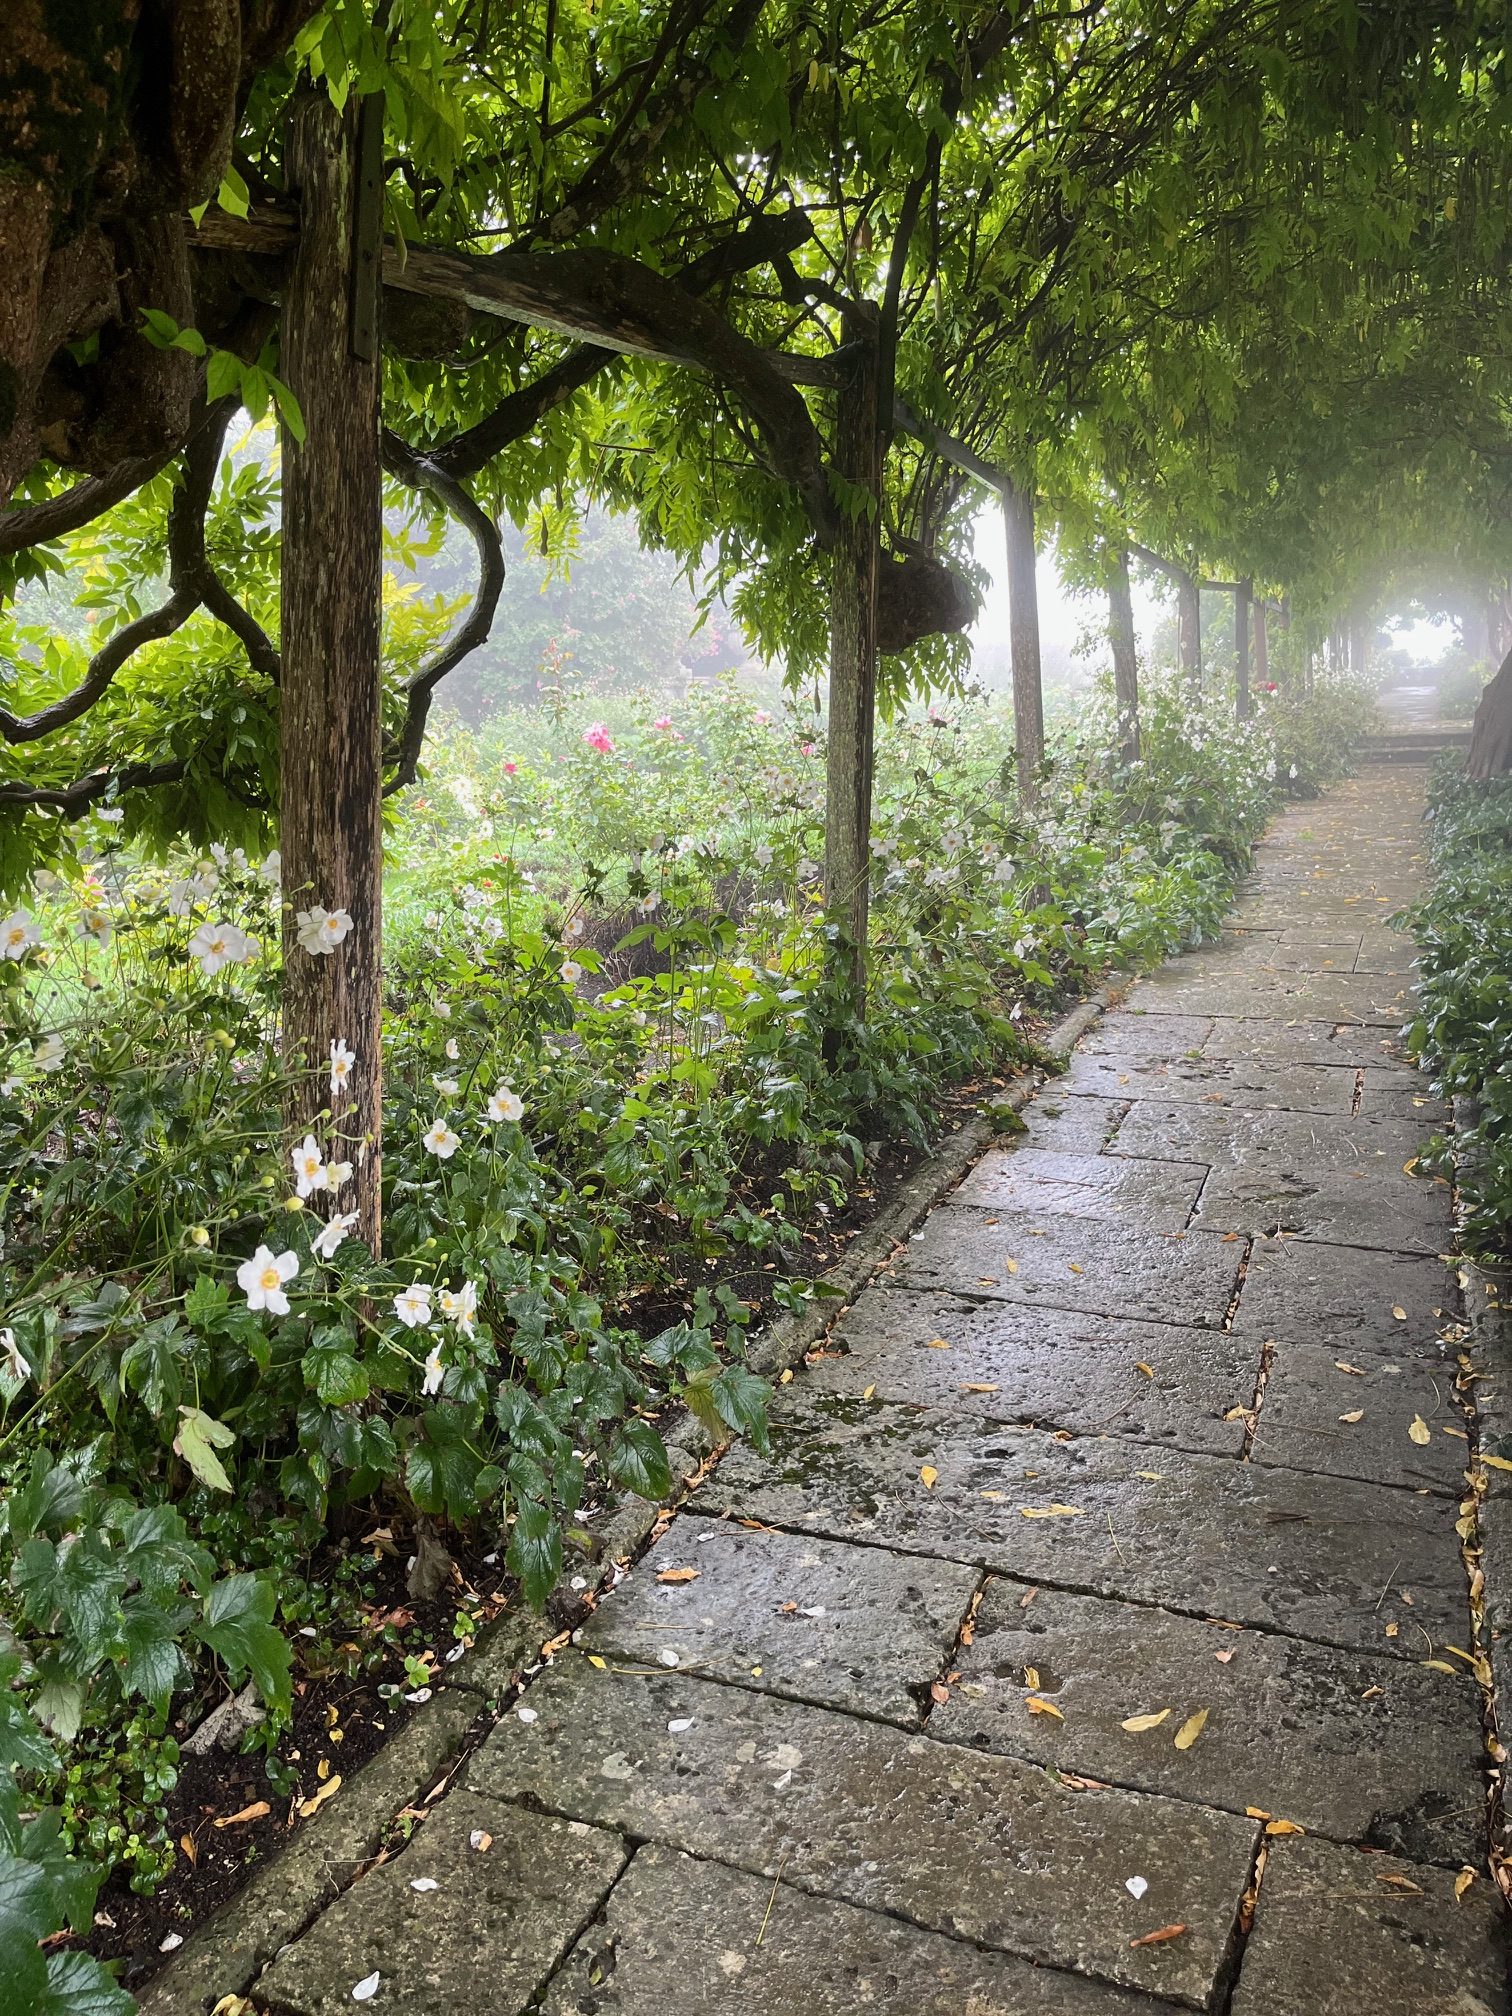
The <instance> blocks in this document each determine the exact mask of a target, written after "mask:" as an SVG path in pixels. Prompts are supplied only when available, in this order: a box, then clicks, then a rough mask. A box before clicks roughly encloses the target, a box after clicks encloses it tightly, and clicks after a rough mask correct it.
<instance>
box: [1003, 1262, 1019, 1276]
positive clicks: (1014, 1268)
mask: <svg viewBox="0 0 1512 2016" xmlns="http://www.w3.org/2000/svg"><path fill="white" fill-rule="evenodd" d="M1003 1265H1004V1266H1005V1267H1006V1268H1007V1269H1008V1272H1009V1273H1010V1274H1017V1272H1018V1262H1017V1260H1005V1261H1004V1262H1003Z"/></svg>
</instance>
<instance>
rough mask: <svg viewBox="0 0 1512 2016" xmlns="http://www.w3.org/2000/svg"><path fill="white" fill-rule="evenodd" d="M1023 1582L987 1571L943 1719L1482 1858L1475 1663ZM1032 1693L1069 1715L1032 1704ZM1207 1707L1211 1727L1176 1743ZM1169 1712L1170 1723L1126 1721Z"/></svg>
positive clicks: (945, 1732) (1316, 1827)
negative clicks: (1029, 1589) (1452, 1669)
mask: <svg viewBox="0 0 1512 2016" xmlns="http://www.w3.org/2000/svg"><path fill="white" fill-rule="evenodd" d="M1025 1596H1026V1590H1025V1586H1024V1584H1023V1583H1021V1582H1009V1581H993V1582H990V1583H989V1584H988V1586H987V1593H986V1595H985V1596H984V1598H983V1600H982V1605H981V1608H980V1609H979V1610H978V1612H977V1615H976V1623H975V1633H974V1639H973V1642H972V1644H971V1645H970V1646H969V1647H968V1648H966V1649H964V1650H963V1651H962V1652H961V1654H960V1656H959V1657H958V1659H957V1661H956V1667H957V1669H958V1670H959V1673H960V1679H959V1681H957V1682H953V1683H952V1685H951V1689H950V1699H949V1700H948V1701H946V1702H945V1703H943V1704H942V1705H941V1706H940V1707H938V1708H936V1710H935V1711H934V1714H933V1716H932V1717H931V1718H930V1724H929V1728H930V1733H931V1735H933V1736H937V1737H940V1738H941V1739H943V1740H946V1741H950V1742H957V1743H969V1744H972V1745H974V1746H976V1747H979V1748H986V1749H991V1750H1000V1751H1004V1752H1006V1753H1007V1754H1009V1755H1010V1756H1015V1757H1027V1758H1030V1759H1032V1760H1033V1761H1034V1762H1035V1763H1039V1764H1043V1765H1045V1766H1046V1767H1047V1768H1050V1769H1053V1770H1060V1771H1073V1772H1076V1773H1078V1774H1081V1775H1085V1776H1089V1777H1093V1778H1100V1779H1104V1780H1106V1781H1108V1782H1109V1783H1111V1784H1115V1785H1129V1786H1133V1787H1135V1788H1136V1789H1138V1790H1140V1791H1144V1792H1164V1793H1168V1794H1170V1795H1171V1796H1172V1797H1174V1798H1178V1799H1190V1800H1194V1801H1195V1802H1197V1803H1198V1804H1199V1805H1204V1806H1222V1807H1227V1808H1229V1809H1230V1810H1231V1811H1234V1812H1241V1813H1242V1812H1243V1811H1244V1809H1245V1808H1246V1807H1247V1806H1254V1807H1258V1808H1260V1809H1261V1810H1263V1811H1265V1812H1267V1813H1271V1814H1274V1815H1276V1816H1277V1817H1278V1818H1282V1819H1286V1820H1290V1821H1292V1822H1293V1823H1294V1824H1295V1825H1297V1826H1299V1827H1305V1828H1306V1829H1307V1830H1308V1831H1309V1832H1310V1833H1322V1834H1330V1835H1333V1836H1334V1837H1335V1838H1336V1839H1338V1840H1342V1841H1359V1842H1362V1843H1365V1844H1366V1845H1368V1846H1370V1847H1374V1848H1385V1849H1390V1850H1391V1851H1393V1852H1394V1853H1396V1854H1401V1855H1408V1856H1412V1857H1414V1858H1416V1859H1418V1860H1427V1861H1439V1862H1448V1863H1452V1864H1455V1865H1458V1864H1459V1863H1461V1862H1463V1861H1465V1860H1466V1859H1469V1860H1472V1861H1473V1860H1475V1859H1477V1857H1478V1854H1479V1850H1478V1847H1477V1843H1478V1842H1479V1840H1480V1838H1481V1835H1482V1834H1483V1832H1484V1821H1483V1808H1484V1803H1485V1795H1484V1786H1483V1783H1482V1778H1481V1769H1480V1746H1479V1744H1478V1743H1477V1741H1476V1723H1477V1717H1478V1713H1479V1706H1480V1703H1479V1696H1478V1694H1477V1691H1476V1686H1475V1682H1474V1680H1473V1679H1471V1677H1470V1676H1469V1675H1468V1674H1466V1675H1464V1676H1463V1677H1462V1678H1453V1677H1450V1676H1447V1675H1445V1674H1441V1673H1434V1672H1431V1671H1429V1670H1427V1669H1426V1668H1424V1667H1422V1666H1417V1665H1412V1664H1409V1663H1408V1662H1407V1661H1406V1660H1402V1659H1394V1658H1390V1657H1387V1656H1384V1655H1383V1656H1376V1657H1372V1656H1370V1655H1368V1654H1359V1653H1350V1652H1341V1651H1336V1650H1334V1649H1333V1648H1332V1647H1329V1646H1323V1645H1313V1644H1306V1643H1304V1642H1302V1641H1301V1640H1299V1639H1296V1638H1285V1637H1281V1636H1278V1635H1276V1634H1275V1633H1272V1632H1265V1631H1239V1632H1235V1631H1231V1630H1227V1629H1223V1628H1219V1627H1216V1626H1214V1625H1211V1624H1204V1623H1199V1622H1197V1621H1195V1620H1194V1619H1192V1618H1189V1617H1178V1616H1174V1615H1172V1614H1171V1613H1170V1612H1169V1611H1164V1610H1154V1611H1151V1610H1141V1609H1138V1608H1136V1607H1135V1606H1134V1605H1132V1604H1127V1603H1117V1602H1108V1601H1105V1600H1103V1599H1101V1598H1099V1597H1094V1596H1070V1595H1066V1594H1064V1593H1062V1592H1060V1591H1058V1590H1053V1589H1041V1590H1038V1591H1037V1592H1036V1593H1035V1594H1034V1596H1033V1597H1032V1598H1030V1599H1029V1601H1028V1602H1027V1606H1026V1603H1025ZM1028 1675H1032V1676H1033V1678H1032V1680H1031V1679H1028V1678H1026V1676H1028ZM1031 1696H1037V1697H1038V1698H1040V1699H1042V1700H1046V1701H1049V1702H1052V1703H1053V1704H1054V1705H1055V1706H1056V1707H1057V1708H1059V1709H1060V1711H1061V1714H1062V1715H1063V1717H1064V1720H1057V1719H1056V1717H1054V1716H1053V1715H1046V1714H1043V1713H1035V1712H1032V1711H1031V1710H1030V1709H1029V1708H1028V1706H1027V1705H1026V1704H1027V1702H1028V1700H1029V1699H1030V1697H1031ZM1204 1709H1205V1710H1206V1711H1207V1718H1208V1719H1207V1721H1206V1723H1205V1724H1204V1725H1203V1728H1202V1731H1201V1733H1200V1734H1199V1736H1198V1737H1197V1739H1196V1741H1195V1742H1194V1743H1192V1744H1191V1746H1190V1748H1188V1749H1185V1750H1178V1749H1177V1748H1176V1743H1175V1738H1176V1736H1177V1735H1178V1733H1179V1732H1180V1731H1181V1730H1182V1728H1183V1727H1184V1726H1185V1725H1186V1724H1187V1723H1188V1720H1189V1718H1190V1717H1192V1716H1194V1715H1197V1714H1199V1713H1201V1712H1202V1711H1203V1710H1204ZM1162 1714H1163V1715H1164V1717H1165V1720H1164V1721H1162V1722H1160V1723H1159V1724H1158V1725H1157V1726H1156V1727H1154V1728H1144V1729H1136V1730H1129V1729H1126V1728H1125V1727H1124V1726H1123V1725H1124V1723H1125V1722H1127V1721H1130V1720H1138V1719H1140V1718H1142V1717H1150V1716H1156V1715H1162Z"/></svg>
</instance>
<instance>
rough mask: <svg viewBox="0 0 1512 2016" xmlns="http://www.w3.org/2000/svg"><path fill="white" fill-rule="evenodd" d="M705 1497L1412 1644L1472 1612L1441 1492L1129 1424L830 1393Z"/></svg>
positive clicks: (746, 1454) (1303, 1626) (739, 1510)
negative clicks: (1069, 1426) (989, 1417)
mask: <svg viewBox="0 0 1512 2016" xmlns="http://www.w3.org/2000/svg"><path fill="white" fill-rule="evenodd" d="M925 1470H929V1471H931V1472H933V1473H934V1474H933V1477H932V1478H926V1477H925V1476H924V1475H923V1472H924V1471H925ZM694 1503H695V1506H696V1507H697V1509H698V1510H700V1511H728V1512H733V1513H736V1514H738V1515H739V1516H741V1517H743V1518H750V1519H760V1520H762V1521H763V1522H764V1523H767V1524H770V1525H776V1526H785V1527H789V1528H798V1529H800V1530H804V1531H814V1532H819V1533H825V1534H828V1535H831V1536H833V1537H836V1538H839V1539H865V1540H867V1541H869V1542H874V1543H876V1544H877V1545H880V1546H886V1547H899V1548H903V1549H906V1550H908V1551H910V1552H918V1553H922V1554H938V1555H940V1556H943V1557H944V1558H946V1559H949V1560H957V1561H974V1562H976V1563H978V1564H979V1565H980V1566H981V1567H984V1568H995V1569H997V1570H999V1571H1000V1572H1001V1573H1003V1574H1006V1575H1016V1576H1018V1577H1019V1578H1020V1579H1021V1580H1023V1581H1026V1582H1043V1583H1051V1584H1055V1585H1056V1586H1058V1587H1061V1588H1069V1589H1077V1590H1082V1591H1087V1592H1090V1593H1092V1594H1094V1595H1107V1596H1129V1597H1134V1598H1136V1599H1137V1600H1138V1601H1140V1602H1144V1603H1158V1604H1162V1605H1163V1606H1165V1607H1166V1608H1168V1609H1174V1610H1185V1611H1188V1612H1195V1613H1196V1614H1197V1615H1199V1616H1209V1617H1224V1618H1228V1619H1230V1620H1232V1621H1233V1622H1235V1623H1240V1624H1253V1625H1258V1626H1259V1627H1261V1628H1262V1629H1266V1630H1272V1631H1286V1632H1290V1633H1292V1634H1294V1635H1295V1636H1297V1637H1301V1638H1316V1639H1318V1640H1320V1641H1321V1642H1322V1643H1324V1644H1334V1645H1343V1646H1346V1647H1349V1648H1355V1647H1360V1646H1364V1647H1367V1648H1374V1649H1377V1650H1394V1651H1396V1652H1397V1654H1398V1655H1399V1656H1401V1657H1405V1658H1415V1657H1417V1656H1418V1641H1417V1636H1416V1633H1415V1632H1414V1633H1413V1634H1412V1639H1413V1642H1412V1643H1408V1642H1407V1640H1406V1637H1405V1635H1403V1634H1405V1629H1406V1624H1407V1623H1408V1622H1412V1623H1415V1624H1420V1625H1421V1626H1422V1628H1423V1630H1424V1631H1425V1632H1426V1633H1427V1634H1428V1635H1429V1637H1431V1638H1433V1639H1434V1640H1435V1641H1439V1640H1442V1639H1443V1638H1444V1637H1445V1636H1446V1635H1447V1636H1448V1638H1449V1640H1450V1642H1451V1643H1455V1642H1461V1641H1460V1634H1461V1633H1463V1632H1464V1631H1465V1630H1466V1629H1467V1628H1468V1619H1467V1614H1466V1594H1465V1579H1464V1573H1463V1568H1462V1565H1461V1562H1460V1552H1459V1540H1458V1538H1457V1536H1456V1534H1455V1532H1454V1523H1453V1522H1454V1507H1453V1505H1452V1504H1446V1503H1445V1501H1444V1500H1443V1499H1442V1498H1437V1497H1422V1498H1420V1497H1418V1496H1416V1495H1415V1494H1414V1493H1411V1492H1407V1491H1395V1490H1390V1489H1388V1488H1387V1487H1386V1486H1384V1485H1380V1484H1360V1483H1356V1482H1354V1481H1353V1480H1352V1479H1347V1478H1338V1477H1315V1476H1311V1475H1309V1474H1307V1473H1306V1472H1303V1471H1293V1470H1277V1469H1270V1468H1268V1467H1266V1466H1264V1465H1262V1464H1258V1463H1235V1462H1231V1461H1229V1460H1228V1459H1226V1458H1224V1457H1218V1456H1201V1455H1193V1454H1189V1453H1187V1452H1185V1451H1182V1450H1175V1449H1160V1448H1156V1447H1154V1446H1153V1445H1149V1444H1141V1443H1138V1442H1133V1441H1120V1440H1119V1439H1117V1438H1116V1437H1112V1436H1107V1437H1099V1438H1097V1439H1087V1440H1082V1441H1061V1440H1059V1439H1057V1438H1056V1437H1055V1436H1053V1435H1048V1434H1045V1433H1043V1432H1040V1431H1038V1430H1032V1429H1022V1428H1003V1427H992V1426H990V1425H988V1424H986V1423H984V1422H979V1421H971V1420H968V1419H966V1418H965V1417H964V1416H958V1415H954V1414H946V1413H929V1412H927V1411H925V1410H921V1409H917V1408H906V1407H899V1406H894V1405H891V1404H886V1403H883V1402H881V1401H877V1400H872V1401H869V1402H868V1401H858V1400H849V1399H843V1398H841V1397H839V1396H838V1395H827V1394H826V1395H818V1394H816V1395H815V1396H814V1398H813V1400H812V1401H811V1402H808V1403H807V1404H806V1405H805V1406H804V1407H803V1408H802V1411H799V1412H795V1414H794V1415H793V1416H792V1417H790V1418H787V1419H784V1420H781V1421H778V1422H776V1423H774V1424H773V1429H772V1456H771V1459H770V1461H765V1460H763V1459H762V1458H760V1457H758V1456H757V1455H756V1453H755V1451H754V1450H751V1449H749V1448H747V1447H744V1446H740V1447H737V1448H734V1449H732V1450H731V1451H730V1453H729V1455H728V1456H726V1457H725V1459H724V1461H723V1462H722V1463H721V1464H720V1466H719V1468H718V1469H717V1470H716V1471H714V1472H713V1474H712V1475H711V1476H710V1477H709V1478H708V1480H707V1481H706V1483H705V1484H704V1485H703V1486H702V1487H701V1488H700V1490H699V1492H698V1494H697V1496H696V1498H695V1500H694ZM1068 1507H1069V1508H1070V1509H1069V1510H1066V1509H1065V1508H1068ZM1025 1508H1027V1511H1026V1509H1025ZM1386 1591H1389V1594H1383V1592H1386ZM1393 1625H1395V1626H1396V1627H1397V1635H1396V1636H1394V1637H1390V1638H1388V1636H1387V1629H1388V1627H1389V1626H1393Z"/></svg>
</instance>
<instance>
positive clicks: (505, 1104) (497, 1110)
mask: <svg viewBox="0 0 1512 2016" xmlns="http://www.w3.org/2000/svg"><path fill="white" fill-rule="evenodd" d="M488 1117H489V1119H490V1120H496V1121H497V1120H509V1121H513V1122H516V1123H517V1122H519V1121H521V1120H523V1119H524V1118H525V1101H524V1100H523V1099H522V1098H521V1097H520V1095H519V1093H518V1092H516V1091H515V1090H514V1089H513V1088H512V1087H511V1086H508V1085H501V1086H499V1088H498V1089H497V1091H495V1092H494V1093H493V1094H492V1095H491V1097H490V1098H489V1101H488Z"/></svg>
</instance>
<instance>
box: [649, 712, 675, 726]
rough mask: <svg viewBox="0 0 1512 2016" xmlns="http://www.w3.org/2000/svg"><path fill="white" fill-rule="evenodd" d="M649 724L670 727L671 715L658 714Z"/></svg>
mask: <svg viewBox="0 0 1512 2016" xmlns="http://www.w3.org/2000/svg"><path fill="white" fill-rule="evenodd" d="M651 726H652V727H653V728H670V727H671V726H672V716H671V715H670V714H658V715H657V717H656V719H655V720H654V721H653V722H652V723H651Z"/></svg>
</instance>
